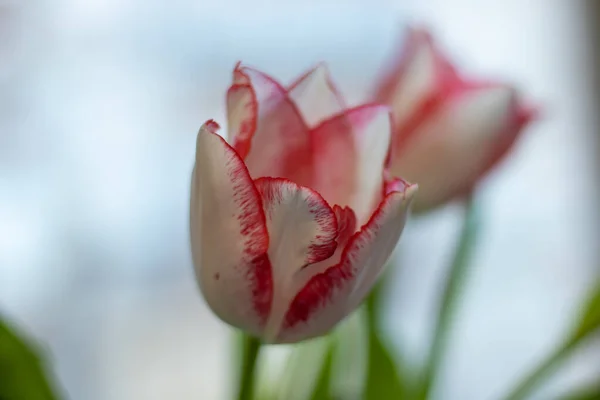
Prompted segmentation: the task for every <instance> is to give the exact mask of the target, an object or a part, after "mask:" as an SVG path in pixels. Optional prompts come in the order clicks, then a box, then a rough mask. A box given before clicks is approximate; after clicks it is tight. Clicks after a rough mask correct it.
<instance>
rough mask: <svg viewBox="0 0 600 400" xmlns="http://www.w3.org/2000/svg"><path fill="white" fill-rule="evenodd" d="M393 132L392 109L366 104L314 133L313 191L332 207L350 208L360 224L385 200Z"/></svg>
mask: <svg viewBox="0 0 600 400" xmlns="http://www.w3.org/2000/svg"><path fill="white" fill-rule="evenodd" d="M391 129H392V128H391V116H390V113H389V108H388V107H385V106H381V105H365V106H360V107H357V108H354V109H351V110H348V111H345V112H344V113H342V114H338V115H337V116H335V117H333V118H331V119H329V120H327V121H325V122H323V123H322V124H321V125H319V126H318V127H316V128H315V129H314V130H313V131H312V133H311V135H312V141H313V148H314V163H315V164H314V165H315V181H314V184H313V188H314V189H315V190H317V191H318V192H319V193H321V194H322V195H323V197H325V199H326V200H327V201H328V202H329V204H339V205H342V206H350V208H352V209H353V210H354V212H355V213H356V217H357V219H358V222H359V224H364V223H365V222H366V221H367V220H368V219H369V217H370V216H371V214H372V212H373V210H374V209H375V207H376V206H377V204H378V203H379V201H380V200H381V192H382V187H383V186H382V185H383V182H382V179H383V174H382V171H383V167H384V164H385V160H386V156H387V153H388V149H389V143H390V135H391Z"/></svg>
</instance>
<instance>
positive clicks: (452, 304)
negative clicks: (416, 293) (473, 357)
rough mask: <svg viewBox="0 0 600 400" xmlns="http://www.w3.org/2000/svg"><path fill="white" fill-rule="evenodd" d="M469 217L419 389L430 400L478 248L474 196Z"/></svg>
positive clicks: (420, 395) (419, 396) (421, 398)
mask: <svg viewBox="0 0 600 400" xmlns="http://www.w3.org/2000/svg"><path fill="white" fill-rule="evenodd" d="M465 208H466V212H465V217H464V218H465V219H464V225H463V228H462V232H461V236H460V238H459V241H458V244H457V247H456V252H455V254H454V259H453V261H452V264H451V266H450V270H449V271H448V275H447V276H446V281H445V284H444V291H443V295H442V299H441V304H440V308H439V311H438V315H437V320H436V323H435V329H434V336H433V339H432V343H431V346H430V350H429V355H428V358H427V362H426V363H425V369H424V372H423V375H422V378H421V381H420V385H419V388H418V390H417V393H416V394H417V396H416V398H417V399H419V400H426V399H428V398H429V396H430V394H431V390H432V388H433V385H434V383H435V380H436V378H437V375H438V372H439V368H440V366H441V360H442V358H443V357H444V355H445V352H446V345H447V342H448V336H449V333H450V328H451V323H452V321H453V319H454V316H455V314H456V310H457V305H458V301H459V300H460V295H461V294H462V289H463V286H464V283H465V279H466V278H467V273H468V266H469V261H470V259H471V255H472V253H473V249H474V248H475V242H476V240H475V239H476V237H477V230H478V229H477V228H478V218H477V210H476V207H475V205H474V204H473V201H472V199H471V198H469V199H467V201H466V203H465Z"/></svg>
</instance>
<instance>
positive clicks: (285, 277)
mask: <svg viewBox="0 0 600 400" xmlns="http://www.w3.org/2000/svg"><path fill="white" fill-rule="evenodd" d="M255 184H256V188H257V189H258V191H259V193H260V196H261V199H262V203H263V207H264V212H265V216H266V220H267V229H268V231H269V237H270V238H271V239H270V242H269V250H268V254H269V259H270V260H271V264H272V266H273V269H272V271H273V282H275V286H274V298H275V299H277V301H276V302H274V304H273V307H272V308H271V314H270V317H269V322H268V323H267V327H266V328H265V333H264V336H265V338H266V340H267V341H268V340H269V338H272V337H275V336H276V335H277V333H278V332H279V327H280V326H281V319H282V318H283V314H284V313H285V310H286V309H287V306H288V304H289V300H290V299H291V295H290V292H289V283H290V282H291V279H292V277H293V276H294V274H295V273H296V272H297V271H299V270H301V269H303V268H306V267H307V266H308V265H310V264H314V263H317V262H319V261H322V260H325V259H327V258H329V257H331V255H332V254H333V253H334V251H335V249H336V246H337V243H336V237H337V232H338V226H337V220H336V215H335V213H334V211H333V210H332V209H331V208H330V207H329V205H328V204H327V202H325V200H323V198H322V197H321V196H320V195H319V194H318V193H316V192H314V191H312V190H311V189H308V188H306V187H302V186H299V185H297V184H295V183H294V182H291V181H289V180H286V179H281V178H261V179H257V180H256V181H255Z"/></svg>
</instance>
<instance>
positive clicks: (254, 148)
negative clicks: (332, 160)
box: [235, 67, 312, 187]
mask: <svg viewBox="0 0 600 400" xmlns="http://www.w3.org/2000/svg"><path fill="white" fill-rule="evenodd" d="M239 73H240V74H243V75H244V76H245V77H247V78H248V79H249V82H250V84H251V86H252V89H253V91H254V94H255V96H256V101H257V104H258V120H257V122H256V130H255V132H254V134H253V135H251V136H248V137H245V138H244V141H239V142H237V141H236V146H235V148H236V150H238V151H240V152H242V153H243V152H244V151H243V150H245V149H246V148H247V149H249V151H248V153H247V156H246V158H245V163H246V165H247V166H248V170H249V171H250V175H251V176H252V177H253V178H260V177H264V176H271V177H278V178H287V179H290V180H292V181H294V182H296V183H298V184H300V185H302V186H309V187H310V186H311V180H312V151H311V145H310V138H309V134H308V129H307V127H306V125H305V123H304V121H303V119H302V117H301V115H300V112H299V111H298V109H297V107H296V105H295V104H294V103H293V101H292V100H291V99H290V98H289V96H288V94H287V92H286V90H285V89H284V88H283V87H282V86H281V85H280V84H279V83H277V82H276V81H275V80H274V79H273V78H271V77H269V76H268V75H266V74H264V73H262V72H260V71H257V70H254V69H251V68H248V67H240V68H239Z"/></svg>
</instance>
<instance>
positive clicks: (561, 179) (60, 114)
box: [0, 0, 600, 400]
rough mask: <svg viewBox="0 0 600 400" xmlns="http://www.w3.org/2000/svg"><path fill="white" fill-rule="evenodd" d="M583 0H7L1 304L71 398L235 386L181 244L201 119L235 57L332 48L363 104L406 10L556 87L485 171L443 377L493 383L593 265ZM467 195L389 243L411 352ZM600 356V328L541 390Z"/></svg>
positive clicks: (545, 340)
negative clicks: (505, 153)
mask: <svg viewBox="0 0 600 400" xmlns="http://www.w3.org/2000/svg"><path fill="white" fill-rule="evenodd" d="M584 5H585V2H583V1H578V2H576V1H571V0H531V1H528V2H524V1H521V0H505V1H503V2H491V1H481V0H444V1H442V0H420V1H417V0H396V1H391V0H387V1H386V0H370V1H366V0H345V1H342V0H337V1H336V0H327V1H326V0H302V1H288V2H281V1H275V0H269V1H247V0H220V1H215V2H212V1H211V2H208V1H186V0H172V1H169V2H159V1H139V0H138V1H136V0H87V1H75V0H71V1H68V0H56V1H51V0H31V1H27V2H25V1H18V0H14V1H11V0H1V1H0V87H1V89H0V104H1V106H0V310H1V311H2V312H3V313H5V314H6V315H8V316H9V317H11V319H13V320H15V321H16V322H17V323H19V324H20V325H21V326H22V327H24V328H25V329H27V330H28V331H29V332H30V333H31V334H32V335H33V336H34V337H35V338H37V339H38V340H40V341H41V342H42V343H43V345H44V347H45V348H46V349H47V351H48V354H49V356H50V360H51V362H52V365H53V366H54V371H55V375H56V377H57V379H58V381H59V383H60V387H61V389H62V390H63V392H64V393H65V395H66V397H67V398H69V399H85V400H131V399H144V400H154V399H156V400H158V399H165V398H173V399H182V400H183V399H208V400H213V399H214V400H220V399H224V398H225V396H227V395H228V394H229V389H228V387H229V385H230V377H229V376H228V367H229V365H230V361H231V355H230V350H229V345H230V344H231V340H232V339H231V335H230V333H231V331H230V329H229V328H228V327H226V326H225V325H223V324H222V323H221V322H220V321H219V320H217V319H216V318H215V317H213V316H212V314H211V313H210V311H209V310H208V309H207V308H206V306H205V305H204V303H203V300H202V299H201V297H200V295H199V294H198V292H197V290H196V286H195V281H194V278H193V272H192V267H191V262H190V256H189V248H188V227H187V221H188V194H189V188H188V185H189V179H190V170H191V166H192V158H193V153H194V143H195V135H196V132H197V129H198V127H199V126H200V124H201V123H202V122H203V121H204V120H206V119H208V118H215V119H216V120H218V121H222V122H224V95H225V90H226V89H227V87H228V84H229V81H230V74H231V70H232V68H233V66H234V64H235V62H236V61H238V60H243V61H244V62H245V63H247V64H250V65H254V66H256V67H258V68H260V69H262V70H265V71H267V72H269V73H271V74H273V75H274V76H276V77H278V78H280V79H281V80H282V81H284V82H287V81H290V80H291V79H292V78H293V77H294V76H295V75H297V74H299V73H300V72H303V71H304V70H306V69H307V68H309V67H311V66H312V65H314V64H315V63H316V62H318V61H321V60H325V61H327V62H328V63H329V65H330V69H331V72H332V74H333V76H334V79H336V81H337V82H338V83H339V86H340V88H341V90H342V92H343V93H344V94H345V95H346V96H347V97H348V98H349V99H350V102H351V103H352V104H356V103H357V102H359V101H361V99H364V98H365V97H366V95H367V93H368V92H367V91H368V90H369V88H370V85H371V83H372V82H371V81H372V80H373V79H374V78H375V76H377V73H378V71H379V68H380V67H381V66H383V63H384V61H385V60H387V59H388V58H387V56H389V54H390V52H391V51H392V50H393V49H394V48H395V47H396V46H399V45H400V43H401V39H402V36H401V34H402V32H403V29H402V28H403V27H404V26H405V24H406V23H408V22H411V21H415V22H419V23H425V24H427V25H428V26H429V27H430V28H431V29H432V30H433V32H434V34H436V35H437V36H438V38H439V40H440V42H441V43H442V44H443V45H444V46H445V47H446V48H447V49H448V51H449V53H450V54H451V55H453V56H455V57H456V59H457V60H458V62H459V64H460V65H461V66H462V67H464V68H465V69H466V70H467V71H469V72H473V73H476V74H478V75H481V76H491V77H494V78H502V79H508V80H511V81H513V82H515V83H516V84H517V85H518V86H519V87H521V88H522V90H523V92H524V93H526V94H528V95H529V97H530V98H532V99H534V100H536V101H539V102H541V103H542V106H543V115H544V119H543V121H541V122H538V123H536V124H535V125H533V126H532V128H530V129H528V130H527V132H526V135H525V136H524V137H523V140H521V141H520V143H519V146H518V147H517V149H516V151H515V152H514V153H513V154H512V155H511V156H510V157H509V158H508V159H507V161H506V162H505V163H504V164H503V165H502V166H501V168H500V169H498V170H497V171H496V172H495V173H494V174H492V175H491V176H490V179H488V180H487V181H486V182H485V184H484V185H483V186H482V187H481V189H482V190H481V192H480V193H479V196H478V197H479V198H480V200H481V202H482V204H481V207H482V211H483V212H484V213H485V214H484V221H483V233H482V236H481V238H480V243H481V246H480V248H479V249H478V251H477V254H476V257H475V260H474V263H473V268H472V275H471V277H470V283H469V286H468V288H467V290H466V292H465V296H464V302H463V304H462V306H463V307H462V309H461V312H460V317H459V319H458V320H457V321H456V322H457V324H456V327H455V329H454V331H453V335H452V350H451V352H450V354H449V357H448V363H447V365H446V367H445V372H444V377H443V379H442V381H441V382H440V386H439V390H438V391H437V392H436V393H437V396H436V397H437V398H439V399H450V400H452V399H460V400H470V399H473V400H487V399H493V398H494V397H495V396H498V395H500V394H502V393H504V392H505V391H506V389H508V386H510V385H511V384H512V383H513V382H514V381H515V380H516V379H517V378H518V377H519V376H520V375H521V374H523V373H524V372H525V371H526V370H528V369H529V368H531V367H532V366H533V365H534V364H535V363H536V360H538V359H539V358H540V357H541V356H542V355H543V354H545V353H546V352H547V351H549V350H550V349H551V347H552V346H553V345H554V344H555V343H557V341H558V340H559V339H560V338H561V337H562V336H561V335H563V334H565V333H566V332H567V329H568V324H569V323H570V322H571V321H572V320H573V319H574V317H575V315H574V314H573V312H574V310H575V309H576V307H577V306H578V304H579V302H580V301H581V300H582V299H583V297H584V296H585V294H586V290H587V289H588V287H589V285H590V283H591V282H592V278H593V277H594V276H597V275H598V274H599V273H600V250H599V248H598V243H600V224H599V221H600V218H599V215H598V213H599V210H600V207H599V206H598V205H599V204H600V196H599V195H598V194H599V191H598V186H597V185H598V182H600V175H599V174H598V165H600V164H599V161H598V156H599V155H598V154H597V153H595V151H596V150H597V149H598V140H599V139H598V137H599V135H598V129H597V128H598V124H597V122H598V120H597V116H596V115H595V114H596V113H597V111H598V104H597V102H595V99H596V98H595V95H596V94H595V93H594V92H593V91H592V87H593V85H592V82H593V80H592V79H593V77H592V73H593V72H594V66H593V64H592V61H593V57H592V55H591V49H592V44H591V42H590V41H589V38H588V35H589V32H588V31H587V30H586V24H585V23H586V21H589V19H586V16H585V14H586V9H585V6H584ZM456 211H457V210H456V209H455V208H454V207H452V206H450V207H448V208H446V209H444V210H441V211H439V212H437V213H435V214H434V215H430V216H427V217H426V218H421V219H413V220H411V221H410V223H409V226H408V228H407V230H406V233H405V235H404V238H403V240H402V241H401V244H400V246H399V247H398V249H397V252H396V254H397V257H396V258H397V261H398V263H399V264H401V265H402V268H401V269H400V270H398V271H397V272H398V273H397V274H395V279H396V280H397V285H396V286H395V287H394V291H393V293H392V295H391V296H390V299H389V310H388V311H389V313H388V318H387V320H386V321H387V328H388V332H389V333H390V335H391V337H393V338H394V341H395V343H396V344H397V345H398V347H399V349H400V350H401V351H403V353H404V355H405V356H406V357H407V359H408V360H409V361H410V362H412V363H419V362H420V360H421V357H422V351H423V350H424V345H425V344H426V343H427V340H426V338H427V335H428V334H429V331H430V328H431V322H432V318H433V311H434V309H433V307H434V306H435V302H434V301H435V293H436V291H437V289H438V286H437V285H438V283H439V278H440V274H441V273H442V272H443V271H442V268H443V266H444V265H445V264H446V263H445V258H446V257H448V255H449V252H450V251H451V250H452V244H453V243H452V238H453V235H454V234H455V233H456V230H457V229H458V224H457V222H458V221H459V218H458V216H457V215H456ZM598 374H600V346H598V345H596V346H595V348H594V347H593V346H592V347H590V348H588V349H586V351H584V352H582V353H581V354H580V355H579V356H578V357H577V358H576V359H575V360H573V362H571V363H569V365H568V366H567V368H565V369H564V370H563V371H561V374H560V375H559V376H558V377H557V379H555V380H554V381H553V382H552V383H551V385H550V386H548V387H547V388H546V391H547V393H556V392H557V391H559V390H563V389H565V388H570V387H573V386H574V385H577V384H580V383H582V382H589V381H590V380H591V379H592V378H593V377H594V376H596V377H597V376H598ZM540 396H541V397H540V398H541V399H542V398H548V397H547V396H548V395H544V394H541V395H540Z"/></svg>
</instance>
